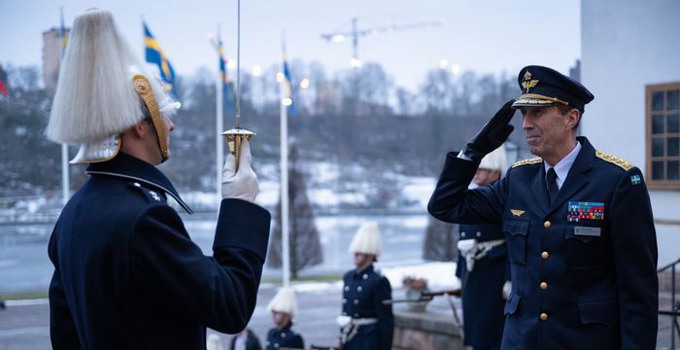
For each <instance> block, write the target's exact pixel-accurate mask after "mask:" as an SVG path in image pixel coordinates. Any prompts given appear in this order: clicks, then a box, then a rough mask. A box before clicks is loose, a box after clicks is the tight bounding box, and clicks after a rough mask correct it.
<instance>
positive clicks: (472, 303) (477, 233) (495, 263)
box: [456, 224, 510, 347]
mask: <svg viewBox="0 0 680 350" xmlns="http://www.w3.org/2000/svg"><path fill="white" fill-rule="evenodd" d="M473 238H474V239H475V240H476V241H477V242H487V241H494V240H498V239H505V236H504V235H503V230H502V227H501V226H500V225H470V224H461V225H460V230H459V239H461V240H464V239H473ZM507 260H508V249H507V246H506V245H505V244H502V245H499V246H496V247H494V248H492V249H491V250H490V251H489V252H487V253H486V255H485V256H484V257H483V258H481V259H479V260H476V261H475V264H474V266H473V267H472V271H471V272H470V271H468V269H467V263H466V261H465V258H464V257H463V255H462V254H461V253H460V251H458V264H457V265H456V276H457V277H458V278H460V280H461V281H462V282H463V330H464V331H465V337H464V342H465V345H468V346H475V347H488V346H494V345H500V343H501V338H502V337H503V323H504V321H505V316H504V315H503V306H504V305H505V300H504V299H503V292H502V290H503V283H505V281H506V280H509V279H510V276H509V275H508V270H507V269H508V263H507Z"/></svg>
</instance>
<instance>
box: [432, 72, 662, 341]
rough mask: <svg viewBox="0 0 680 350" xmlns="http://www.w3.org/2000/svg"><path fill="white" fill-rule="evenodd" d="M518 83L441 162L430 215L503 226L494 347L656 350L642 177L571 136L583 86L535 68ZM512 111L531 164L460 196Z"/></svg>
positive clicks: (586, 97) (653, 252) (650, 225)
mask: <svg viewBox="0 0 680 350" xmlns="http://www.w3.org/2000/svg"><path fill="white" fill-rule="evenodd" d="M517 80H518V84H519V86H520V88H521V89H522V95H521V96H520V97H519V98H518V100H517V101H514V100H511V101H509V102H507V103H506V104H505V105H503V107H501V109H500V110H499V111H498V112H497V113H496V114H495V115H494V116H493V117H492V118H491V120H489V122H488V123H487V124H486V125H485V126H484V127H483V128H482V129H481V130H480V131H479V133H477V135H476V136H475V137H474V138H472V139H471V140H470V141H469V142H468V143H467V144H466V146H465V148H464V149H463V150H462V151H461V152H451V153H449V154H448V155H447V157H446V162H445V164H444V169H443V170H442V173H441V175H440V177H439V181H438V182H437V186H436V188H435V190H434V193H433V194H432V197H431V198H430V202H429V204H428V211H429V212H430V214H432V216H434V217H436V218H438V219H440V220H444V221H446V222H459V223H460V222H464V223H470V222H474V223H489V224H502V225H503V232H504V233H505V238H506V244H507V247H508V262H509V264H510V272H511V280H512V290H511V292H510V296H509V297H508V301H507V302H506V304H505V309H504V312H505V315H506V318H505V326H504V328H503V341H502V344H501V347H502V348H503V349H526V350H531V349H654V348H655V347H656V337H657V329H658V315H657V313H658V311H659V293H658V288H659V285H658V278H657V274H656V263H657V246H656V231H655V228H654V217H653V215H652V206H651V203H650V200H649V193H648V192H647V186H646V185H645V181H644V179H643V175H642V172H641V171H640V169H639V168H637V167H635V166H633V165H632V164H631V163H629V162H627V161H625V160H623V159H621V158H618V157H616V156H613V155H611V154H607V153H605V152H602V151H598V150H596V149H595V147H594V146H593V145H592V144H591V143H590V141H589V140H588V139H587V138H586V137H583V136H577V135H578V126H579V123H580V121H581V118H582V117H583V112H584V110H585V105H586V104H587V103H589V102H590V101H592V100H593V98H594V96H593V94H592V93H591V92H590V91H588V89H586V88H585V87H584V86H583V85H581V83H579V82H577V81H575V80H573V79H571V78H569V77H567V76H565V75H563V74H561V73H559V72H557V71H555V70H553V69H550V68H548V67H542V66H527V67H524V68H522V70H521V71H520V72H519V75H518V78H517ZM515 109H519V110H520V111H521V112H522V129H524V132H525V134H526V141H527V145H528V146H529V150H530V151H531V153H533V154H535V155H536V156H538V157H536V158H531V159H526V160H522V161H519V162H516V163H515V164H513V165H512V166H511V167H510V169H508V171H507V173H506V175H505V176H504V177H503V178H502V179H501V180H500V181H497V182H495V183H493V184H491V185H490V186H484V187H479V188H475V189H472V190H469V189H468V185H469V184H470V181H471V180H472V178H473V176H474V174H475V172H476V171H477V167H478V166H479V162H480V161H481V160H482V158H483V157H484V156H485V155H487V154H489V153H491V152H492V151H493V150H495V149H496V148H498V147H499V146H501V145H502V144H503V142H505V140H506V139H507V138H508V136H509V135H510V133H511V132H512V130H513V126H512V125H510V121H511V120H512V116H513V114H514V113H515ZM595 117H597V116H595ZM601 127H603V128H606V127H607V126H606V125H602V126H601Z"/></svg>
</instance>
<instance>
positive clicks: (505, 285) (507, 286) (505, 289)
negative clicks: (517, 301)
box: [503, 281, 512, 300]
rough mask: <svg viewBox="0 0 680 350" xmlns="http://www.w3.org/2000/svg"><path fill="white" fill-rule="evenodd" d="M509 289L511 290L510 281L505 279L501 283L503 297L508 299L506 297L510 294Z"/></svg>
mask: <svg viewBox="0 0 680 350" xmlns="http://www.w3.org/2000/svg"><path fill="white" fill-rule="evenodd" d="M511 291H512V282H510V281H505V283H503V299H505V300H508V297H509V296H510V292H511Z"/></svg>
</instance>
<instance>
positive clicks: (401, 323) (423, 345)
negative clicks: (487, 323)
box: [392, 310, 465, 350]
mask: <svg viewBox="0 0 680 350" xmlns="http://www.w3.org/2000/svg"><path fill="white" fill-rule="evenodd" d="M394 323H395V324H394V341H393V343H392V349H395V350H396V349H398V350H429V349H437V350H439V349H447V350H448V349H451V350H458V349H461V350H462V349H465V348H464V347H463V342H462V339H461V336H460V334H461V330H460V328H459V327H458V326H456V324H455V322H454V320H453V316H452V315H451V311H450V310H449V312H448V314H446V313H442V312H432V311H430V312H424V313H418V312H409V311H405V310H395V311H394Z"/></svg>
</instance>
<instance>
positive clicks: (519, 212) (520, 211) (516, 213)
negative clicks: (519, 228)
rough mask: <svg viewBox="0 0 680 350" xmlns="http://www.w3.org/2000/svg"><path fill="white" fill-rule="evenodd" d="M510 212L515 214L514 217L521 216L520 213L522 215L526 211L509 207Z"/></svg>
mask: <svg viewBox="0 0 680 350" xmlns="http://www.w3.org/2000/svg"><path fill="white" fill-rule="evenodd" d="M510 212H511V213H512V215H513V216H516V217H521V216H522V215H524V213H526V211H524V210H517V209H510Z"/></svg>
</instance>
